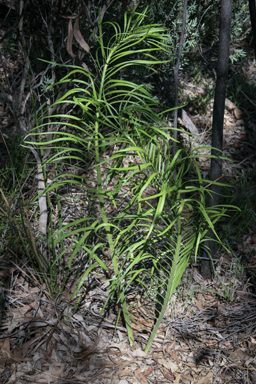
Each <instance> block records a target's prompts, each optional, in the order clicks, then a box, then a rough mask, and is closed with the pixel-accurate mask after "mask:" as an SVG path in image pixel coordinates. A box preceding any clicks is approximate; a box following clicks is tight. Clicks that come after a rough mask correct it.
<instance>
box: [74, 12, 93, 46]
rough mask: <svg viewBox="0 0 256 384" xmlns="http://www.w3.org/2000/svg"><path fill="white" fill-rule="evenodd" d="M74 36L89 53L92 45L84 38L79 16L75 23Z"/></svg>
mask: <svg viewBox="0 0 256 384" xmlns="http://www.w3.org/2000/svg"><path fill="white" fill-rule="evenodd" d="M74 37H75V39H76V41H77V42H78V44H79V45H80V47H81V48H83V49H84V50H85V52H87V53H89V52H90V47H89V45H88V44H87V43H86V41H85V40H84V38H83V36H82V34H81V32H80V30H79V17H77V19H76V21H75V24H74Z"/></svg>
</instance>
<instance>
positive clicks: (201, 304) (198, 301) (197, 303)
mask: <svg viewBox="0 0 256 384" xmlns="http://www.w3.org/2000/svg"><path fill="white" fill-rule="evenodd" d="M193 300H194V303H195V305H196V306H197V308H198V309H204V305H203V303H202V301H201V300H198V299H196V298H195V297H194V299H193Z"/></svg>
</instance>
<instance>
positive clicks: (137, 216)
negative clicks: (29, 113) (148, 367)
mask: <svg viewBox="0 0 256 384" xmlns="http://www.w3.org/2000/svg"><path fill="white" fill-rule="evenodd" d="M145 17H146V11H144V12H143V13H136V11H135V10H134V11H133V12H132V13H131V14H130V16H128V15H127V14H125V16H124V26H123V30H121V28H120V26H119V25H118V24H116V23H108V26H109V28H112V30H113V35H112V36H111V38H106V41H104V38H105V34H104V33H103V28H102V25H101V23H100V25H99V36H100V37H99V38H98V43H99V47H100V48H99V50H98V51H97V55H96V57H91V59H92V60H91V62H92V63H93V65H92V68H90V71H88V70H86V69H84V68H82V67H77V66H69V67H68V69H69V70H70V72H69V74H68V75H66V76H65V77H64V78H63V79H62V80H61V81H60V82H58V83H57V84H55V85H54V87H57V88H58V87H60V86H61V85H63V84H65V83H68V84H69V86H71V89H69V90H68V91H67V92H66V94H65V95H64V96H63V97H61V98H60V99H58V100H57V101H56V102H55V103H54V104H58V105H59V108H60V109H61V113H59V114H56V115H54V116H48V115H47V110H46V111H45V113H44V114H43V115H42V116H39V117H38V121H39V122H40V124H39V125H38V126H37V127H36V128H35V130H33V131H32V132H31V135H34V136H35V138H38V139H39V138H40V137H41V141H40V140H37V145H38V146H40V147H41V149H42V150H44V148H45V147H46V145H45V144H44V140H45V137H47V135H49V137H50V138H51V139H50V140H49V141H47V149H49V146H52V148H53V151H52V153H53V155H52V157H51V159H49V160H48V164H50V163H55V164H56V170H59V174H57V175H56V177H55V180H54V181H53V182H52V183H51V184H50V185H49V186H48V188H47V192H48V193H52V192H51V191H53V190H56V193H57V197H58V199H57V201H58V210H59V220H62V216H61V204H60V201H61V200H60V199H59V193H60V189H61V188H63V187H64V186H66V185H68V184H72V185H73V186H77V187H78V188H80V189H82V190H83V191H84V192H85V194H86V196H87V197H88V200H87V204H88V208H87V212H88V216H87V217H82V218H80V219H77V220H74V221H73V222H71V223H68V224H64V223H63V222H62V221H61V222H59V229H58V230H56V231H53V229H52V228H53V226H50V229H49V236H48V237H49V241H50V243H51V244H52V247H51V249H53V250H57V251H56V255H52V256H53V259H52V260H51V263H50V271H51V272H50V273H51V276H52V279H57V277H56V273H55V272H53V271H56V266H57V265H61V261H62V260H64V257H65V256H66V255H69V262H68V265H67V268H64V269H63V276H62V287H61V288H60V292H62V291H63V290H64V288H65V284H66V283H67V281H68V276H69V274H70V271H72V268H73V265H74V263H75V261H76V258H77V257H78V254H79V253H80V252H81V251H82V252H83V254H84V255H85V256H86V263H87V264H86V269H85V271H84V272H83V274H82V275H81V276H78V277H77V279H78V280H77V285H76V288H75V289H74V291H73V294H72V300H73V299H74V300H76V303H77V305H78V304H79V301H80V300H81V295H80V289H81V287H82V286H83V285H84V284H87V280H88V279H89V278H90V279H93V278H95V277H97V273H98V272H99V269H102V270H103V271H104V272H105V273H106V274H108V276H110V277H109V280H108V291H107V292H108V294H107V295H108V296H107V299H106V302H105V305H104V308H105V307H106V306H107V305H108V303H109V301H110V300H117V303H118V305H119V306H120V308H122V310H123V315H124V316H123V317H124V321H125V323H126V327H127V332H128V337H129V341H130V343H131V344H132V343H133V340H134V337H133V333H132V325H131V320H130V319H131V316H130V313H131V312H130V307H129V302H128V301H127V295H128V294H129V293H130V292H134V291H136V292H139V293H140V295H144V297H145V298H146V303H147V309H148V310H149V311H150V312H151V315H152V316H153V317H154V314H155V312H154V310H155V307H156V306H157V300H158V297H159V287H163V281H162V279H164V280H165V284H164V287H166V293H165V295H163V297H164V298H163V302H162V303H161V310H160V313H159V315H158V319H157V321H156V324H155V327H154V329H153V331H152V334H151V337H150V339H149V342H148V345H147V347H146V351H148V350H149V348H150V346H151V344H152V341H153V339H154V336H155V334H156V331H157V328H158V326H159V324H160V322H161V320H162V318H163V316H164V313H165V310H166V308H167V305H168V302H169V300H170V298H171V296H172V294H173V292H174V290H175V288H176V287H177V286H178V284H179V283H180V281H181V279H182V275H183V273H184V270H185V268H186V267H187V265H188V263H189V260H190V257H191V256H193V257H196V255H197V251H198V247H199V245H200V243H201V242H202V241H203V239H204V236H205V233H206V232H207V228H208V226H211V227H212V229H213V230H214V228H213V226H212V223H211V220H210V219H209V216H208V212H207V210H206V209H205V190H204V188H203V180H202V178H201V175H200V171H199V168H198V166H197V164H196V162H195V160H194V159H195V158H196V157H197V156H198V153H195V154H194V153H193V152H191V153H190V154H186V153H185V151H184V150H183V149H182V148H178V147H177V151H176V154H175V156H174V158H171V156H170V153H171V150H172V148H171V146H170V142H172V138H171V136H172V135H170V134H169V131H170V127H169V126H167V124H165V123H164V113H159V110H160V109H161V108H160V105H159V103H158V102H157V101H156V100H155V99H154V98H153V97H152V96H151V94H150V93H149V92H148V91H147V90H146V88H145V87H144V85H143V84H136V83H134V82H131V81H128V80H124V78H127V76H131V73H132V71H134V70H135V69H134V68H136V66H150V67H152V70H155V69H154V68H153V65H161V63H162V62H161V61H159V60H158V59H157V58H156V57H155V56H154V52H156V53H157V52H158V53H161V51H163V50H165V41H167V40H168V37H167V36H166V35H165V29H164V28H163V27H161V26H159V25H145V26H143V21H144V19H145ZM99 20H100V18H99ZM129 70H131V71H130V72H129ZM72 86H73V87H72ZM70 106H72V107H76V114H71V113H68V112H67V111H68V110H70ZM77 109H80V114H79V111H77ZM71 110H72V108H71ZM79 116H80V117H79ZM49 121H50V123H51V125H52V126H57V127H58V129H57V130H56V131H52V132H49V130H47V126H48V124H49ZM106 127H107V128H108V129H109V130H106ZM37 132H39V133H37ZM50 135H52V136H50ZM26 144H27V145H32V144H33V145H34V144H35V143H34V141H33V142H30V141H29V137H28V138H27V141H26ZM81 148H83V149H81ZM84 151H87V153H88V154H89V157H90V158H91V160H92V164H93V168H92V171H93V170H94V169H95V170H96V177H95V180H94V182H95V185H93V186H92V185H91V181H92V180H91V178H92V175H93V172H91V175H90V176H89V175H86V176H79V175H76V174H75V173H74V174H70V173H68V172H67V173H65V172H64V169H65V168H64V167H65V162H67V165H68V167H69V168H70V163H69V162H70V161H71V160H72V161H76V162H77V167H78V164H80V165H81V164H85V165H87V166H88V164H86V162H87V161H88V160H86V159H87V158H88V156H84ZM104 153H111V155H108V156H109V157H107V156H105V157H104V156H103V155H104ZM71 154H72V155H71ZM127 164H128V165H127ZM192 166H193V167H194V169H195V171H196V173H197V178H196V180H194V181H191V182H190V183H188V182H184V181H183V180H185V178H184V176H185V175H186V174H188V172H189V169H190V167H192ZM174 174H175V178H174V177H173V175H174ZM150 185H151V186H153V187H154V188H155V189H156V190H157V191H158V192H157V193H156V194H155V195H154V196H149V197H144V193H145V191H146V190H147V188H148V187H149V186H150ZM44 192H45V191H42V193H44ZM191 192H192V193H194V195H196V198H195V199H193V198H192V199H191V198H190V199H189V198H188V197H187V196H191ZM151 199H157V201H158V203H157V206H156V207H153V206H152V205H151V204H150V201H151ZM97 202H98V205H97ZM97 206H98V207H99V209H97ZM145 207H146V208H145ZM214 212H215V217H216V219H217V218H218V217H220V216H221V215H222V214H223V212H222V211H221V210H219V209H217V208H216V209H215V208H211V215H213V214H214ZM92 213H93V214H92ZM216 237H217V235H216ZM91 238H93V239H94V242H91V240H90V239H91ZM67 239H69V245H68V246H66V245H65V243H66V241H67ZM95 239H96V240H95ZM217 239H218V237H217ZM70 244H71V245H70ZM106 250H107V251H109V252H110V257H106V253H108V252H106ZM163 260H166V262H165V263H163ZM147 262H149V263H150V268H147V267H146V263H147ZM56 285H57V284H53V285H52V286H56ZM104 308H103V309H104ZM138 310H139V309H138Z"/></svg>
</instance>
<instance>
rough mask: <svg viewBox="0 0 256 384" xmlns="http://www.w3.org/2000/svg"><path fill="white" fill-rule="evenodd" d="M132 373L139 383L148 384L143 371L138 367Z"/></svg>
mask: <svg viewBox="0 0 256 384" xmlns="http://www.w3.org/2000/svg"><path fill="white" fill-rule="evenodd" d="M134 375H135V377H136V379H137V380H138V381H139V382H140V383H141V384H148V381H147V379H146V377H145V376H144V373H142V372H141V369H140V368H138V369H136V371H135V372H134Z"/></svg>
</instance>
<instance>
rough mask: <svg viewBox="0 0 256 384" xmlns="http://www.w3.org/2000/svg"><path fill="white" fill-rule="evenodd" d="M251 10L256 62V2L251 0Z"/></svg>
mask: <svg viewBox="0 0 256 384" xmlns="http://www.w3.org/2000/svg"><path fill="white" fill-rule="evenodd" d="M249 10H250V17H251V24H252V34H253V48H254V55H255V60H256V6H255V0H249Z"/></svg>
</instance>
